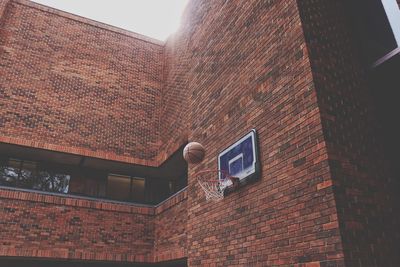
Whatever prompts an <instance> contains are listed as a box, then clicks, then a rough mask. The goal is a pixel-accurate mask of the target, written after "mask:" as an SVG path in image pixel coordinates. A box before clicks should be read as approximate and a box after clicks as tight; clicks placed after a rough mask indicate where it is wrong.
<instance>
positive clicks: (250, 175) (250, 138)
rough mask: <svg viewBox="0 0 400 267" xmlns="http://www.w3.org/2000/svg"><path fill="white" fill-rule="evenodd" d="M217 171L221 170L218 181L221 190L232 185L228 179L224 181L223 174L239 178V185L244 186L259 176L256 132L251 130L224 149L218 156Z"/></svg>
mask: <svg viewBox="0 0 400 267" xmlns="http://www.w3.org/2000/svg"><path fill="white" fill-rule="evenodd" d="M218 169H219V170H221V171H222V172H220V174H219V180H220V182H221V190H224V189H225V188H227V187H229V186H230V185H232V182H231V181H230V180H229V179H225V178H226V177H224V176H226V175H225V174H224V172H225V173H229V175H230V176H234V177H237V178H239V180H240V184H246V183H248V182H249V181H251V180H255V179H258V178H259V176H260V162H259V159H258V140H257V132H256V130H255V129H252V130H251V131H250V132H249V133H248V134H246V135H245V136H243V137H242V138H240V139H239V140H238V141H236V142H235V143H234V144H232V145H231V146H229V147H228V148H226V149H224V150H223V151H222V152H221V153H220V154H219V155H218Z"/></svg>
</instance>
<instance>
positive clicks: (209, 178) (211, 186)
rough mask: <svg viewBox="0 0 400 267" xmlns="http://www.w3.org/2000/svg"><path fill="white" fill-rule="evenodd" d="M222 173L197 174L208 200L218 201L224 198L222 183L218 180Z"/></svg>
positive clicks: (203, 172) (205, 172)
mask: <svg viewBox="0 0 400 267" xmlns="http://www.w3.org/2000/svg"><path fill="white" fill-rule="evenodd" d="M219 172H220V171H202V172H199V173H197V174H196V176H197V181H198V183H199V185H200V187H201V189H203V191H204V194H205V195H206V200H214V201H218V200H221V199H223V198H224V190H223V189H222V188H221V181H220V180H218V177H219Z"/></svg>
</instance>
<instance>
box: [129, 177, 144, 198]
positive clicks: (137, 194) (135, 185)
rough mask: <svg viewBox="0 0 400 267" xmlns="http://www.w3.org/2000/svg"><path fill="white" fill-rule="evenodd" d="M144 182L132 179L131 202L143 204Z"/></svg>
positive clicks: (139, 179)
mask: <svg viewBox="0 0 400 267" xmlns="http://www.w3.org/2000/svg"><path fill="white" fill-rule="evenodd" d="M144 188H145V180H144V179H143V178H138V177H135V178H132V196H131V200H132V201H134V202H144V201H145V194H144Z"/></svg>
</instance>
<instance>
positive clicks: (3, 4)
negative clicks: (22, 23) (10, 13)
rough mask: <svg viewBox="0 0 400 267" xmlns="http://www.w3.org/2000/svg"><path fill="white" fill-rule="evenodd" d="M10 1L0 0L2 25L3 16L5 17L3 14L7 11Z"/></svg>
mask: <svg viewBox="0 0 400 267" xmlns="http://www.w3.org/2000/svg"><path fill="white" fill-rule="evenodd" d="M8 2H9V0H0V27H1V21H2V17H3V14H4V12H5V9H6V7H7V4H8Z"/></svg>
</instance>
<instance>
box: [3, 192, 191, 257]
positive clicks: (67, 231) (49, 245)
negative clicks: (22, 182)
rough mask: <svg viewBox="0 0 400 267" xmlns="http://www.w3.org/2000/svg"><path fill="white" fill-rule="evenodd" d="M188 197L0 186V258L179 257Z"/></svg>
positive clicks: (183, 244)
mask: <svg viewBox="0 0 400 267" xmlns="http://www.w3.org/2000/svg"><path fill="white" fill-rule="evenodd" d="M186 199H187V193H186V191H181V192H180V193H179V194H177V195H175V196H173V197H171V198H169V199H168V200H167V201H165V202H163V203H162V204H160V205H159V206H158V207H153V206H135V205H133V204H117V203H111V202H104V201H100V200H88V199H80V198H71V197H64V196H54V195H48V194H40V193H32V192H23V191H18V190H6V189H0V218H1V220H0V240H1V241H0V259H1V257H2V256H3V257H4V256H6V257H33V258H38V259H45V258H47V259H49V258H52V259H69V260H91V261H94V260H95V261H105V262H148V263H155V262H163V261H170V260H176V259H182V258H184V257H186V231H185V230H186V222H187V206H186Z"/></svg>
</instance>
